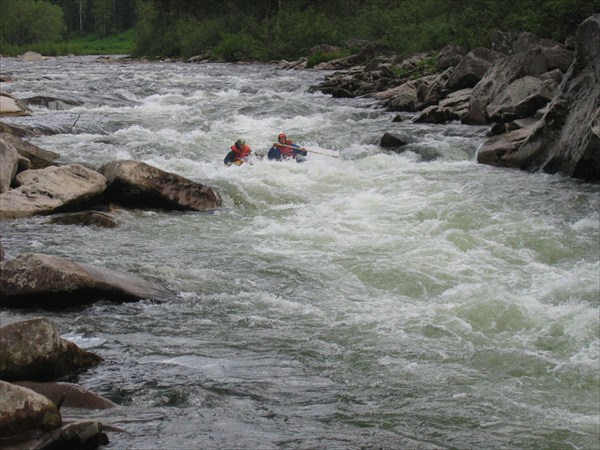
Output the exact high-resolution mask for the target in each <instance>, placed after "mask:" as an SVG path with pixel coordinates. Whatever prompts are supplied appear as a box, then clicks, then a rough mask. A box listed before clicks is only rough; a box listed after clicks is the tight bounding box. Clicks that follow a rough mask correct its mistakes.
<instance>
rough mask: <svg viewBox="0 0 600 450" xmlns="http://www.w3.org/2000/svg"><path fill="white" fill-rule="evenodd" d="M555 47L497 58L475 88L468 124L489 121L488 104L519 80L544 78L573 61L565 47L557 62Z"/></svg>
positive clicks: (467, 116)
mask: <svg viewBox="0 0 600 450" xmlns="http://www.w3.org/2000/svg"><path fill="white" fill-rule="evenodd" d="M553 52H554V50H553V49H550V50H548V49H543V48H541V47H537V48H535V49H533V50H528V51H525V52H521V53H517V54H514V55H511V56H506V57H504V58H501V59H498V60H496V61H495V62H494V63H493V65H492V66H491V67H490V68H489V70H488V71H487V72H486V73H485V75H484V76H483V78H482V79H481V80H480V81H479V82H478V83H477V85H475V87H474V88H473V94H472V96H471V103H470V105H469V112H468V113H467V114H466V116H465V117H464V119H463V122H464V123H467V124H476V125H483V124H485V123H488V122H489V116H488V114H487V107H488V105H489V104H490V103H491V102H492V101H493V100H494V99H495V98H496V97H498V96H499V95H500V94H501V93H502V92H503V91H505V90H507V89H508V86H509V85H510V84H511V83H512V82H513V81H515V80H518V79H519V78H523V77H527V76H529V77H536V78H537V77H540V76H541V75H542V74H544V73H546V72H549V71H551V70H554V69H557V68H558V69H560V67H563V66H564V64H565V62H566V61H570V60H572V56H571V55H572V54H571V53H570V52H569V51H568V50H562V56H563V58H562V59H560V61H557V60H556V58H554V57H550V56H549V55H551V56H553V55H554V53H553Z"/></svg>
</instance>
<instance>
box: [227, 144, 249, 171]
mask: <svg viewBox="0 0 600 450" xmlns="http://www.w3.org/2000/svg"><path fill="white" fill-rule="evenodd" d="M251 154H252V149H251V148H250V146H249V145H246V141H245V140H243V139H238V140H237V141H235V144H233V145H232V146H231V151H230V152H229V153H227V156H225V159H224V160H223V162H224V163H225V164H227V165H228V166H230V165H232V164H235V165H237V166H239V165H240V164H243V163H245V162H246V161H248V158H249V157H250V155H251Z"/></svg>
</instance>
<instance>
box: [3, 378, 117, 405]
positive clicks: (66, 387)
mask: <svg viewBox="0 0 600 450" xmlns="http://www.w3.org/2000/svg"><path fill="white" fill-rule="evenodd" d="M13 384H16V385H17V386H22V387H24V388H27V389H31V390H32V391H34V392H37V393H38V394H40V395H43V396H44V397H46V398H48V399H49V400H50V401H52V402H53V403H54V404H56V405H61V407H68V408H81V409H109V408H114V407H116V406H117V404H116V403H113V402H111V401H110V400H108V399H106V398H103V397H100V396H99V395H96V394H94V393H93V392H90V391H88V390H87V389H84V388H82V387H81V386H79V385H77V384H73V383H63V382H43V383H40V382H35V381H15V382H14V383H13Z"/></svg>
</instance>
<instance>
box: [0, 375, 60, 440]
mask: <svg viewBox="0 0 600 450" xmlns="http://www.w3.org/2000/svg"><path fill="white" fill-rule="evenodd" d="M61 424H62V418H61V416H60V412H59V411H58V408H57V407H56V405H55V404H54V403H53V402H51V401H50V400H49V399H47V398H46V397H44V396H43V395H40V394H37V393H35V392H33V391H32V390H30V389H27V388H24V387H22V386H15V385H14V384H10V383H6V382H4V381H0V430H1V436H2V437H9V436H16V435H19V434H24V433H28V432H31V431H53V430H56V429H57V428H59V427H60V426H61Z"/></svg>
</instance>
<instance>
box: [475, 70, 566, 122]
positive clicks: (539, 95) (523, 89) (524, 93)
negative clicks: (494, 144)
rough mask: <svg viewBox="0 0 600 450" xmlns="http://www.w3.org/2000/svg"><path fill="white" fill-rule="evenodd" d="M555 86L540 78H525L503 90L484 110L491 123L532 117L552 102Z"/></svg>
mask: <svg viewBox="0 0 600 450" xmlns="http://www.w3.org/2000/svg"><path fill="white" fill-rule="evenodd" d="M554 89H555V86H553V85H552V84H547V83H544V82H543V81H542V80H541V79H540V78H536V77H531V76H525V77H522V78H519V79H517V80H515V81H513V82H512V83H510V84H509V85H508V86H506V87H505V88H504V90H503V91H501V92H500V93H498V95H497V96H496V97H495V98H494V99H492V101H491V102H490V104H489V105H488V106H487V108H486V113H487V116H488V117H489V120H490V121H491V122H508V121H511V120H515V119H521V118H524V117H532V116H533V115H534V114H535V112H536V111H537V110H538V109H540V108H543V107H544V106H545V105H546V103H548V102H549V101H550V100H552V97H553V96H554Z"/></svg>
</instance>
